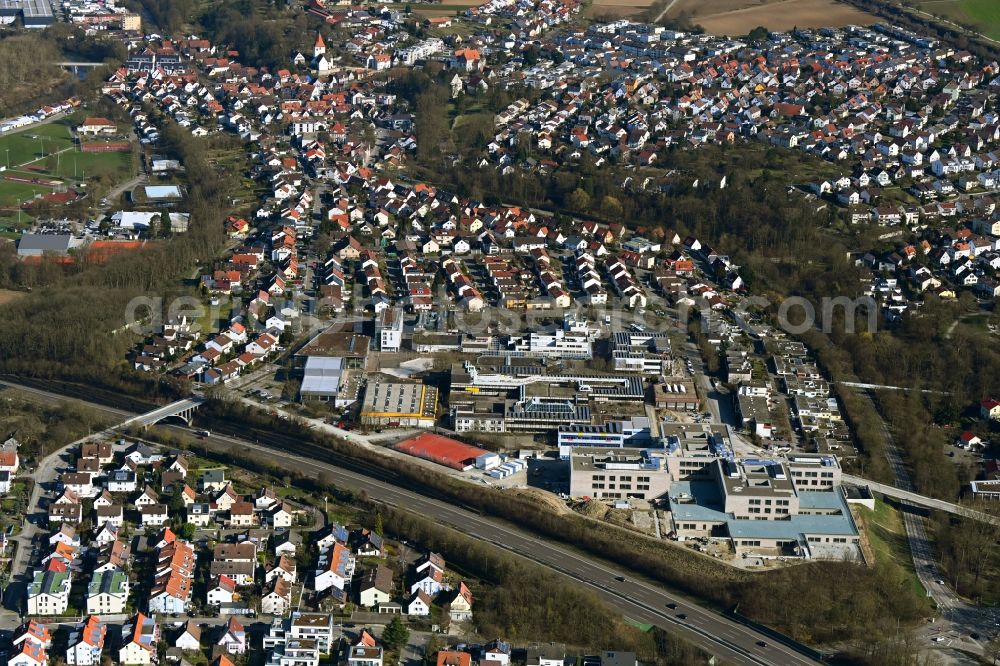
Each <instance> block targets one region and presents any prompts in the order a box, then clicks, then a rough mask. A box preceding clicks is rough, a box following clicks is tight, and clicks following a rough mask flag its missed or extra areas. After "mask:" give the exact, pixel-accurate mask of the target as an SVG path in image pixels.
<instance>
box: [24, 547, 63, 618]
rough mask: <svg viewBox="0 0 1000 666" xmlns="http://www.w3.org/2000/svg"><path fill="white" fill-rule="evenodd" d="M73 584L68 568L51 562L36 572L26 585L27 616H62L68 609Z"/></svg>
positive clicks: (56, 561)
mask: <svg viewBox="0 0 1000 666" xmlns="http://www.w3.org/2000/svg"><path fill="white" fill-rule="evenodd" d="M72 583H73V578H72V576H71V574H70V571H69V567H68V566H67V565H66V564H64V563H62V562H60V561H58V560H51V561H50V562H49V564H48V566H47V567H46V569H44V570H42V571H36V572H35V575H34V578H33V579H32V581H31V583H30V584H29V585H28V615H63V614H64V613H65V612H66V609H67V608H68V607H69V589H70V586H71V585H72Z"/></svg>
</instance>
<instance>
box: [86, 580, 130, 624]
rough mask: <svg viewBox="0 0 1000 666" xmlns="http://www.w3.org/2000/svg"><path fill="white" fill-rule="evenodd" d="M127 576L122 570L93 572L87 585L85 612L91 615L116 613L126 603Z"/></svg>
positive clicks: (121, 611) (123, 610) (122, 609)
mask: <svg viewBox="0 0 1000 666" xmlns="http://www.w3.org/2000/svg"><path fill="white" fill-rule="evenodd" d="M128 592H129V583H128V576H126V575H125V573H124V572H122V571H101V572H99V573H95V574H94V577H93V578H92V579H91V581H90V585H88V586H87V612H88V613H90V614H92V615H116V614H118V613H124V612H125V606H126V605H127V604H128Z"/></svg>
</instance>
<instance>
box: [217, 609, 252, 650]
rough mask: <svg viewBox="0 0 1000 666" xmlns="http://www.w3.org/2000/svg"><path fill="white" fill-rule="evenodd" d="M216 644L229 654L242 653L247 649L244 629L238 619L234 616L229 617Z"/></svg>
mask: <svg viewBox="0 0 1000 666" xmlns="http://www.w3.org/2000/svg"><path fill="white" fill-rule="evenodd" d="M216 645H218V646H219V647H221V648H222V649H224V650H226V651H227V652H229V653H230V654H243V653H244V652H246V651H247V632H246V629H244V628H243V625H242V624H240V621H239V620H237V619H236V618H235V617H230V618H229V622H227V623H226V626H225V629H223V631H222V636H221V637H220V638H219V640H218V641H217V642H216Z"/></svg>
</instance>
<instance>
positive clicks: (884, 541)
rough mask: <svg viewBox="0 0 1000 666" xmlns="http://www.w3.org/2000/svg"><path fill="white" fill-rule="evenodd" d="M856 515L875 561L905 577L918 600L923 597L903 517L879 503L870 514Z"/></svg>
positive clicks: (865, 511) (861, 510)
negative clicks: (863, 529) (886, 565)
mask: <svg viewBox="0 0 1000 666" xmlns="http://www.w3.org/2000/svg"><path fill="white" fill-rule="evenodd" d="M860 513H861V520H862V522H863V523H864V526H865V531H866V533H867V535H868V540H869V542H870V543H871V547H872V550H873V551H874V553H875V559H876V560H878V561H879V562H883V563H887V564H891V565H893V566H895V567H897V568H898V569H899V570H900V571H901V572H902V573H903V574H904V575H905V576H906V579H907V584H908V585H910V586H911V587H912V588H913V589H914V591H915V592H916V593H917V594H918V595H919V596H921V597H923V596H925V592H924V587H923V585H921V584H920V579H918V578H917V572H916V570H915V569H914V568H913V558H912V556H911V555H910V543H909V541H908V540H907V538H906V527H905V526H904V525H903V515H902V514H901V513H900V512H899V511H898V510H897V509H894V508H893V507H891V506H889V505H888V504H886V503H885V502H883V501H882V500H876V501H875V510H874V511H868V510H867V509H860Z"/></svg>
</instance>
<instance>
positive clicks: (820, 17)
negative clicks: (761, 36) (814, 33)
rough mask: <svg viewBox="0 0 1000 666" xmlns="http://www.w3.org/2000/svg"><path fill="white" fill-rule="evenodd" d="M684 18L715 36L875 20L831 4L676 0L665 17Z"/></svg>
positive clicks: (825, 0) (831, 0)
mask: <svg viewBox="0 0 1000 666" xmlns="http://www.w3.org/2000/svg"><path fill="white" fill-rule="evenodd" d="M682 15H686V16H688V17H689V18H690V19H691V21H692V22H693V23H697V24H699V25H701V26H703V27H704V28H705V31H706V32H709V33H712V34H716V35H745V34H746V33H748V32H750V31H751V30H753V29H754V28H756V27H757V26H759V25H760V26H764V27H765V28H768V29H770V30H789V29H791V28H794V27H796V26H798V27H800V28H820V27H824V26H829V27H836V26H844V25H871V24H872V23H877V22H879V19H878V18H877V17H875V16H873V15H871V14H868V13H867V12H863V11H861V10H859V9H855V8H854V7H851V6H850V5H846V4H843V3H840V2H835V0H778V1H777V2H766V1H765V2H753V1H752V0H751V1H747V0H721V1H720V2H705V1H704V0H677V3H676V4H675V5H674V6H673V7H671V8H670V11H669V12H668V14H667V16H668V17H678V16H682Z"/></svg>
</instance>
